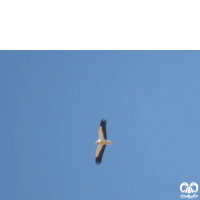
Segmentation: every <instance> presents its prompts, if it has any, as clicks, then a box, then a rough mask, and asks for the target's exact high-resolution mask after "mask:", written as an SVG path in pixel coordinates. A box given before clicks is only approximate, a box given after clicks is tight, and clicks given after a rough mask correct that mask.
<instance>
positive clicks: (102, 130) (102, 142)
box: [95, 119, 113, 164]
mask: <svg viewBox="0 0 200 200" xmlns="http://www.w3.org/2000/svg"><path fill="white" fill-rule="evenodd" d="M106 123H107V121H106V120H104V119H102V120H101V122H100V127H99V140H97V141H96V142H95V143H96V144H98V147H97V150H96V164H100V163H101V160H102V157H103V153H104V150H105V148H106V145H111V144H113V143H112V142H111V141H110V140H107V134H106Z"/></svg>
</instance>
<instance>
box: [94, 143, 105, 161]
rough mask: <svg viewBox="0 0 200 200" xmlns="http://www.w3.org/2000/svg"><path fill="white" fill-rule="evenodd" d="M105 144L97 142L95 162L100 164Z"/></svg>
mask: <svg viewBox="0 0 200 200" xmlns="http://www.w3.org/2000/svg"><path fill="white" fill-rule="evenodd" d="M105 148H106V145H102V144H99V145H98V147H97V150H96V164H100V163H101V160H102V157H103V153H104V150H105Z"/></svg>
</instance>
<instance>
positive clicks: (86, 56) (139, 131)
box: [0, 51, 200, 200]
mask: <svg viewBox="0 0 200 200" xmlns="http://www.w3.org/2000/svg"><path fill="white" fill-rule="evenodd" d="M199 64H200V52H199V51H0V82H1V84H0V91H1V93H0V97H1V98H0V113H1V114H0V134H1V139H0V160H1V162H0V199H67V200H68V199H181V198H180V195H181V192H180V184H181V183H182V182H188V183H189V184H190V183H191V182H196V183H198V184H200V173H199V169H200V159H199V152H200V145H199V141H200V123H199V120H200V65H199ZM102 118H105V119H107V134H108V139H110V140H112V141H113V145H111V146H108V147H107V148H106V150H105V153H104V156H103V160H102V163H101V165H98V166H97V165H96V164H95V151H96V148H97V145H96V144H95V141H96V140H97V139H98V128H99V124H100V120H101V119H102ZM197 194H198V193H197Z"/></svg>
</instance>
